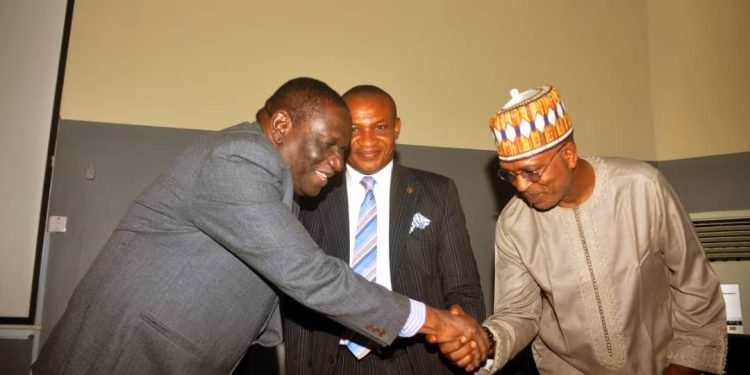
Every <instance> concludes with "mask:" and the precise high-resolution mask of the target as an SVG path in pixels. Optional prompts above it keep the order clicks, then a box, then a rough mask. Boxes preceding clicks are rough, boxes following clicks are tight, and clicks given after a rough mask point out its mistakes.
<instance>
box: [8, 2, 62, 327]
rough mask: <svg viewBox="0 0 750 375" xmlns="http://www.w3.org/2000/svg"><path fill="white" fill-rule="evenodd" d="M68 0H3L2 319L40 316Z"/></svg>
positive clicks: (19, 320) (22, 320)
mask: <svg viewBox="0 0 750 375" xmlns="http://www.w3.org/2000/svg"><path fill="white" fill-rule="evenodd" d="M66 6H67V1H66V0H30V1H16V0H0V134H2V135H1V136H0V176H2V177H0V239H2V241H0V323H26V322H28V323H31V322H32V319H33V318H34V317H33V316H32V315H33V311H32V306H33V305H34V303H33V298H34V289H35V285H34V279H35V268H34V266H35V263H36V261H37V255H38V253H41V252H39V251H38V248H39V247H40V246H41V245H40V244H38V237H39V226H40V215H41V209H42V202H43V199H44V198H43V194H44V178H45V168H46V165H47V164H46V163H47V154H48V147H49V142H50V130H51V127H52V121H53V118H56V116H54V113H53V111H54V108H55V90H56V87H57V81H58V70H59V66H60V51H61V46H62V40H63V31H64V25H65V11H66Z"/></svg>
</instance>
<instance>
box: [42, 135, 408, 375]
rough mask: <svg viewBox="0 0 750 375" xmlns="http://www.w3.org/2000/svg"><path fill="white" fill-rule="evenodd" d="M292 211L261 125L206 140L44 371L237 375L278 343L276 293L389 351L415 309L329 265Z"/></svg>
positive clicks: (83, 304)
mask: <svg viewBox="0 0 750 375" xmlns="http://www.w3.org/2000/svg"><path fill="white" fill-rule="evenodd" d="M293 205H294V202H293V192H292V179H291V174H290V172H289V170H288V168H287V167H286V165H285V164H284V162H283V161H282V160H281V158H280V156H279V154H278V152H277V151H276V149H275V148H274V146H273V145H272V144H271V143H270V142H269V140H268V139H267V138H266V136H265V135H264V134H263V132H262V131H261V129H260V126H259V125H258V124H249V123H242V124H239V125H237V126H234V127H232V128H229V129H225V130H224V131H221V132H217V133H214V134H212V135H210V136H208V137H205V138H204V139H202V140H200V141H198V142H197V143H196V144H194V145H193V146H191V147H190V148H189V149H188V150H187V151H185V152H184V153H183V154H182V155H181V156H179V157H178V158H177V159H176V161H175V162H174V163H173V164H172V166H171V167H170V168H168V170H167V171H166V172H164V173H163V174H162V175H161V176H160V177H159V178H158V179H157V180H156V181H155V182H154V183H153V184H152V185H151V186H150V187H148V188H147V189H146V190H145V191H144V192H143V193H142V194H141V195H140V197H139V198H138V199H136V200H135V202H133V204H132V205H131V206H130V207H129V208H128V210H127V212H126V214H125V216H124V217H123V219H122V221H121V222H120V224H119V225H118V226H117V228H116V229H115V231H114V233H113V234H112V236H111V238H110V239H109V241H108V242H107V244H106V245H105V247H104V249H103V250H102V252H101V253H100V255H99V256H98V257H97V259H96V260H95V261H94V263H93V264H92V266H91V268H90V269H89V271H88V272H87V274H86V275H85V276H84V278H83V279H82V281H81V282H80V284H79V285H78V287H77V288H76V290H75V292H74V295H73V297H72V298H71V301H70V302H69V304H68V308H67V310H66V312H65V314H64V316H63V317H62V319H61V320H60V322H59V323H58V325H57V326H56V327H55V329H54V330H53V332H52V333H51V335H50V338H49V339H48V341H47V342H46V344H45V346H44V348H43V349H42V352H41V354H40V357H39V360H38V361H37V362H36V363H35V365H34V367H33V371H34V373H35V374H48V373H54V374H76V375H78V374H125V373H127V374H178V373H179V374H220V373H224V374H226V373H229V372H230V371H231V369H232V368H233V366H234V365H235V364H236V363H237V362H238V360H239V359H240V358H241V356H242V354H243V353H244V351H245V350H246V349H247V348H248V347H249V346H250V345H251V344H253V343H258V344H261V345H275V344H278V343H279V342H280V340H281V335H280V333H281V331H280V328H281V327H280V317H279V314H278V297H277V293H278V292H281V293H284V294H286V295H288V296H289V297H290V298H292V299H294V300H297V301H299V302H300V303H302V304H305V305H307V306H308V307H310V308H312V309H315V310H318V311H320V312H321V313H323V314H325V315H326V316H328V317H330V318H332V319H334V320H336V321H338V322H340V323H341V324H344V325H346V326H348V327H350V328H352V329H353V330H355V331H357V332H358V333H360V334H363V335H366V336H367V337H369V338H370V339H373V340H375V341H377V342H379V343H381V344H388V343H390V342H392V341H393V340H394V339H395V338H396V336H397V335H398V332H399V330H400V329H401V327H402V325H403V323H404V322H405V321H406V317H407V315H408V314H409V302H408V299H407V298H405V297H403V296H399V295H395V294H392V293H389V292H388V291H386V290H385V289H384V288H380V287H374V286H373V284H371V283H369V282H367V281H366V280H364V279H363V278H361V277H359V276H357V275H355V274H354V273H353V272H352V271H351V270H350V268H349V266H348V265H347V264H346V263H344V262H342V261H340V260H338V259H335V258H332V257H328V256H326V255H325V254H324V253H323V252H322V251H320V250H319V249H318V248H317V246H316V244H315V242H314V241H313V240H312V239H311V238H310V237H309V235H308V234H307V231H305V229H304V227H303V226H302V225H301V224H300V223H299V221H298V220H297V217H296V215H295V214H294V213H293V212H292V208H293ZM378 333H379V334H381V335H378Z"/></svg>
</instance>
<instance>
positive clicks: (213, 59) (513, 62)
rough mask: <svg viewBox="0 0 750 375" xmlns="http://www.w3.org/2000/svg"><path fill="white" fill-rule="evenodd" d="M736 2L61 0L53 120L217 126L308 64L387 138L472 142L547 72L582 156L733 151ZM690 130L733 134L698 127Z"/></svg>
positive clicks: (742, 79) (743, 38)
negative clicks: (371, 114) (64, 29)
mask: <svg viewBox="0 0 750 375" xmlns="http://www.w3.org/2000/svg"><path fill="white" fill-rule="evenodd" d="M748 4H750V3H748V2H747V1H745V0H735V1H728V0H718V1H712V2H708V1H688V0H671V1H653V0H652V1H647V0H617V1H615V0H612V1H598V0H573V1H562V0H557V1H552V0H548V1H539V0H537V1H494V0H492V1H490V0H485V1H473V2H469V3H461V2H456V1H447V0H435V1H429V2H428V1H418V2H403V1H398V0H383V1H380V2H378V3H377V6H373V5H366V4H364V3H359V2H343V1H318V2H310V1H304V0H291V1H277V2H259V1H256V2H250V1H245V0H235V1H221V2H206V1H198V0H179V1H178V0H162V1H150V0H128V1H124V0H97V1H94V0H79V1H76V4H75V6H76V8H75V13H74V23H73V29H72V37H71V42H70V51H69V58H68V68H67V75H66V81H65V92H64V96H63V106H62V117H63V118H66V119H74V120H90V121H102V122H115V123H125V124H143V125H156V126H170V127H180V128H200V129H220V128H223V127H225V126H228V125H231V124H233V123H235V122H238V121H241V120H246V119H250V118H251V117H252V115H253V114H254V112H255V110H256V109H257V107H258V106H259V105H260V104H261V103H262V102H263V101H264V100H265V99H266V98H267V97H268V96H269V95H270V93H271V92H272V91H273V90H274V89H275V88H276V87H278V86H279V85H280V84H281V83H283V82H284V81H285V80H287V79H289V78H292V77H295V76H300V75H308V76H313V77H317V78H320V79H322V80H324V81H326V82H328V83H329V84H331V86H333V87H334V88H335V89H337V90H339V91H344V90H346V89H347V88H349V87H350V86H352V85H355V84H359V83H374V84H377V85H380V86H382V87H383V88H385V89H387V90H389V91H390V92H391V93H392V94H393V95H394V96H395V98H396V99H397V102H398V104H399V106H400V113H401V115H402V119H403V121H404V128H403V131H402V136H401V139H400V142H401V143H405V144H414V145H431V146H442V147H457V148H470V149H487V150H489V149H492V148H493V145H492V143H491V141H490V135H489V131H488V130H487V126H486V123H487V120H488V118H489V116H490V115H491V114H492V113H493V112H495V111H496V110H497V109H498V108H499V107H500V106H501V105H502V104H503V103H505V101H506V100H507V99H508V94H507V91H508V90H509V89H510V88H513V87H518V88H521V89H524V88H529V87H532V86H538V85H542V84H545V83H551V84H554V85H556V86H558V88H559V89H560V91H561V93H562V95H563V97H564V98H565V101H566V104H567V107H568V109H569V110H570V111H571V114H572V117H573V121H574V123H575V124H576V132H577V139H578V140H579V143H580V145H581V149H582V152H583V153H586V154H599V155H618V156H628V157H634V158H640V159H649V160H663V159H670V158H682V157H691V156H700V155H708V154H722V153H730V152H739V151H748V150H750V142H748V140H750V130H749V129H750V128H748V127H742V126H741V125H742V122H741V121H740V120H741V119H742V118H745V117H747V115H748V114H750V113H749V111H750V106H748V105H745V103H746V102H747V99H745V98H744V97H742V96H741V92H740V89H741V88H742V87H747V83H750V82H748V81H749V80H750V74H749V73H747V72H746V71H745V70H744V69H742V67H743V66H744V65H747V64H746V61H747V59H746V57H748V53H750V52H748V51H750V48H748V47H750V43H749V42H748V35H750V33H746V32H745V33H743V32H740V30H741V28H740V26H741V25H742V22H744V19H745V17H746V16H748V7H750V5H748ZM743 57H745V58H744V59H743ZM743 115H744V116H743ZM707 124H710V126H711V129H716V127H714V126H718V125H719V124H726V125H722V127H723V126H727V127H731V129H732V132H733V133H732V135H731V136H726V135H724V134H716V135H709V136H705V134H704V128H705V127H706V126H707ZM675 135H679V136H675Z"/></svg>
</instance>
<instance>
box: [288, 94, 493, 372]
mask: <svg viewBox="0 0 750 375" xmlns="http://www.w3.org/2000/svg"><path fill="white" fill-rule="evenodd" d="M343 97H344V100H345V101H346V103H347V105H348V106H349V110H350V112H351V114H352V139H351V143H350V146H349V152H348V156H347V166H346V172H345V173H344V174H340V175H338V176H336V177H335V179H334V180H332V181H331V183H329V184H328V186H326V187H325V188H324V190H323V192H322V193H321V194H320V195H319V196H318V197H314V198H309V199H305V200H302V201H300V205H301V208H302V210H301V213H300V220H301V221H302V223H303V224H304V225H305V227H306V228H307V229H308V230H309V231H310V234H311V235H312V237H313V239H315V240H316V241H317V243H318V244H319V245H320V247H321V249H322V250H323V251H324V252H325V253H326V254H329V255H332V256H335V257H337V258H340V259H342V260H344V261H346V262H348V263H351V264H352V267H353V268H355V269H357V267H356V263H357V262H356V261H352V259H358V258H359V257H358V255H357V249H356V243H357V239H356V234H355V233H357V232H358V230H357V224H358V210H359V208H360V206H361V203H362V201H363V197H365V195H366V193H365V188H363V186H361V185H360V180H362V179H363V177H365V176H368V177H370V178H372V179H373V180H374V181H375V182H374V184H375V185H374V187H373V188H372V190H373V191H374V201H375V202H376V207H377V209H376V229H375V231H376V232H377V236H376V237H377V238H376V241H375V242H376V243H377V246H376V249H375V253H376V256H375V259H376V261H375V263H376V264H377V267H376V270H375V275H376V277H375V282H377V283H378V284H381V285H384V286H386V287H387V288H389V289H392V290H393V291H396V292H399V293H402V294H404V295H407V296H409V297H411V298H414V299H417V300H421V301H424V302H425V303H427V304H429V305H432V306H438V307H442V308H449V307H451V306H453V307H454V308H457V309H462V310H463V311H465V312H466V313H467V314H469V315H470V316H472V317H473V318H475V319H477V320H479V321H481V320H482V319H484V314H485V308H484V302H483V299H482V290H481V287H480V283H479V273H478V271H477V265H476V261H475V260H474V255H473V252H472V250H471V243H470V241H469V234H468V232H467V230H466V221H465V219H464V213H463V210H462V208H461V203H460V201H459V197H458V191H457V190H456V186H455V184H454V183H453V181H452V180H450V179H449V178H446V177H444V176H440V175H437V174H434V173H430V172H427V171H422V170H418V169H413V168H407V167H404V166H401V165H400V164H398V163H396V162H395V161H394V154H395V147H396V139H397V138H398V135H399V132H400V130H401V119H400V118H399V117H398V115H397V109H396V103H395V101H394V100H393V98H392V97H391V96H390V95H389V94H388V93H387V92H385V91H384V90H382V89H380V88H379V87H376V86H371V85H362V86H356V87H353V88H352V89H350V90H349V91H347V92H346V93H345V94H344V95H343ZM282 315H283V316H284V317H285V319H284V342H285V344H284V346H285V352H286V355H285V358H286V361H285V362H286V370H287V375H299V374H315V375H323V374H331V375H332V374H342V375H343V374H358V375H368V374H372V375H376V374H404V375H406V374H452V373H464V371H463V369H460V368H458V367H455V366H453V365H452V364H450V363H448V362H447V361H445V360H444V359H442V358H441V356H440V355H439V353H438V352H437V351H436V350H435V349H436V348H435V347H428V346H427V345H426V343H425V341H424V339H423V338H420V337H413V338H404V339H399V340H397V341H396V342H395V343H394V344H393V345H392V346H390V347H388V348H383V349H379V348H376V347H375V348H374V349H375V350H374V351H373V352H371V353H370V354H368V355H366V356H364V357H363V358H361V359H358V358H357V356H355V355H354V353H352V352H351V351H350V350H349V349H348V347H347V346H346V345H345V344H346V341H342V339H348V338H349V337H350V336H351V334H350V331H349V330H348V329H346V328H345V327H342V326H341V325H340V324H338V323H336V322H334V321H332V320H329V319H326V318H325V317H324V316H321V315H319V314H316V313H314V312H311V311H309V310H308V309H307V308H305V307H302V306H301V305H299V304H298V303H296V302H293V301H285V303H284V304H282Z"/></svg>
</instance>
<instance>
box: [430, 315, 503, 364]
mask: <svg viewBox="0 0 750 375" xmlns="http://www.w3.org/2000/svg"><path fill="white" fill-rule="evenodd" d="M420 332H421V333H424V334H426V339H427V342H429V343H431V344H437V345H438V348H439V349H440V352H441V353H442V354H443V356H444V357H445V358H447V359H448V360H449V361H451V362H453V364H455V365H456V366H458V367H461V368H463V369H464V370H466V371H469V372H470V371H474V370H475V369H477V368H479V367H480V366H481V365H482V363H484V361H485V360H486V359H487V355H488V351H489V341H488V339H487V336H486V334H485V333H484V330H483V329H482V327H481V326H480V325H479V323H477V321H476V320H474V318H472V317H470V316H468V315H466V314H465V313H464V311H463V309H461V307H460V306H458V305H452V306H451V308H450V311H443V310H438V309H435V308H432V307H429V306H428V307H427V316H426V318H425V325H424V326H423V327H422V330H420Z"/></svg>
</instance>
